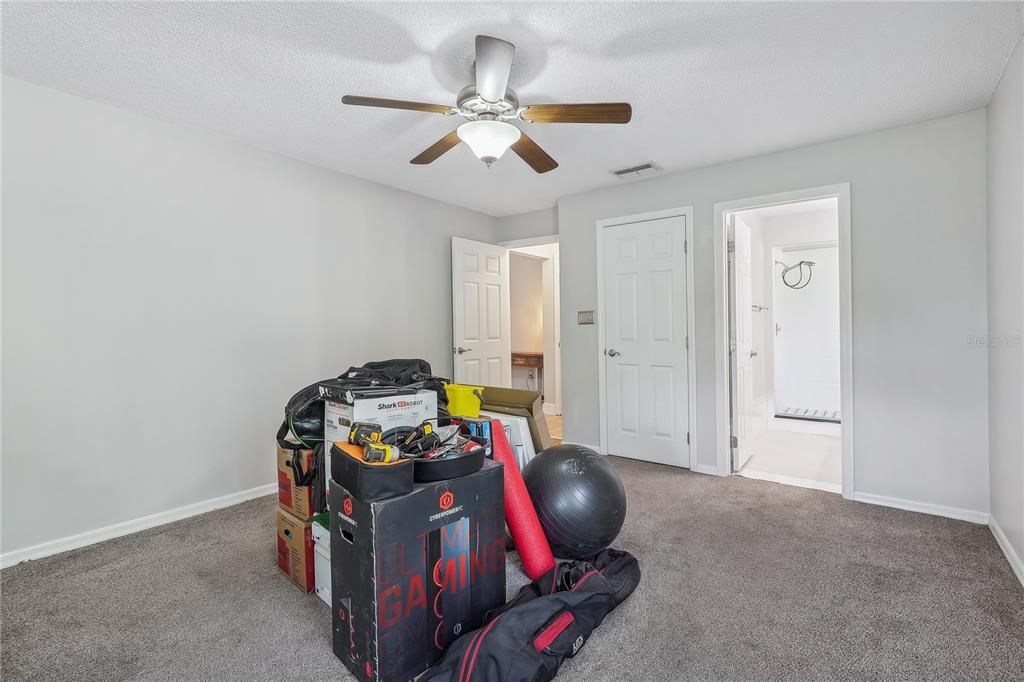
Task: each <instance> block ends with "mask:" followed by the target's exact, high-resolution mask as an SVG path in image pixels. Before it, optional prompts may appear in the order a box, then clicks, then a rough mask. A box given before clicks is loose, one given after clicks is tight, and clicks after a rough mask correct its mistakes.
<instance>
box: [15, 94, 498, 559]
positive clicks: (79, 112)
mask: <svg viewBox="0 0 1024 682" xmlns="http://www.w3.org/2000/svg"><path fill="white" fill-rule="evenodd" d="M3 97H4V102H3V142H4V144H3V198H4V202H3V227H4V231H3V261H2V265H3V282H2V284H3V301H2V303H3V316H4V319H3V356H2V361H3V380H2V391H3V412H2V419H3V427H4V428H3V440H2V448H3V453H2V468H3V483H2V496H3V509H2V514H3V527H2V535H3V544H2V551H3V552H5V553H6V552H9V551H11V550H16V549H22V548H25V547H27V546H30V545H34V544H37V543H41V542H45V541H49V540H54V539H56V538H62V537H66V536H70V535H74V534H77V533H81V532H84V531H90V530H93V529H97V528H100V527H103V526H107V525H110V524H115V523H119V522H123V521H127V520H130V519H135V518H138V517H141V516H144V515H148V514H154V513H158V512H162V511H166V510H170V509H173V508H176V507H180V506H183V505H187V504H190V503H196V502H200V501H203V500H208V499H211V498H215V497H219V496H223V495H227V494H230V493H234V492H238V491H243V490H246V489H250V488H254V487H256V486H261V485H264V484H268V483H272V482H273V481H275V480H276V477H275V473H274V472H275V469H274V454H273V453H274V450H273V441H272V437H273V434H274V431H275V430H276V428H277V426H278V424H279V423H280V420H281V416H282V410H283V406H284V403H285V401H286V400H287V399H288V397H289V396H291V394H292V393H293V392H294V391H295V390H297V389H298V388H301V387H302V386H304V385H306V384H308V383H310V382H312V381H314V380H316V379H319V378H322V377H324V376H330V375H332V374H337V373H338V372H339V371H341V370H343V369H345V368H347V367H348V366H349V365H352V364H358V363H361V362H364V361H366V360H371V359H382V358H386V357H388V356H404V357H408V356H420V357H423V358H426V359H427V360H429V361H430V362H431V363H432V364H433V365H434V367H435V370H436V371H437V372H439V373H442V374H444V373H449V372H451V364H452V363H451V350H450V349H451V275H450V272H449V270H450V268H449V263H450V258H451V256H450V253H451V251H450V246H449V237H450V236H451V235H452V234H455V235H459V236H464V237H469V238H472V239H478V240H482V241H494V240H495V239H496V237H497V233H496V221H495V219H493V218H491V217H488V216H484V215H482V214H479V213H475V212H472V211H468V210H464V209H459V208H454V207H452V206H448V205H445V204H442V203H439V202H436V201H432V200H429V199H425V198H422V197H418V196H415V195H412V194H408V193H405V192H400V191H397V190H394V189H390V188H387V187H384V186H382V185H378V184H374V183H370V182H366V181H362V180H357V179H355V178H352V177H349V176H345V175H340V174H337V173H333V172H330V171H326V170H323V169H318V168H315V167H313V166H309V165H306V164H303V163H299V162H297V161H291V160H288V159H285V158H283V157H279V156H276V155H273V154H269V153H266V152H262V151H259V150H257V149H254V148H251V147H247V146H244V145H240V144H237V143H234V142H230V141H228V140H225V139H223V138H220V137H216V136H213V135H208V134H205V133H202V132H200V131H198V130H193V129H188V128H183V127H179V126H175V125H170V124H167V123H163V122H160V121H156V120H153V119H150V118H146V117H143V116H139V115H136V114H133V113H129V112H126V111H122V110H118V109H115V108H112V107H108V106H105V105H101V104H97V103H95V102H92V101H88V100H85V99H80V98H78V97H73V96H70V95H65V94H62V93H58V92H56V91H53V90H48V89H45V88H41V87H38V86H35V85H31V84H28V83H25V82H22V81H18V80H15V79H11V78H7V77H5V78H4V79H3ZM384 259H386V260H384ZM384 311H387V314H384ZM385 325H386V326H385Z"/></svg>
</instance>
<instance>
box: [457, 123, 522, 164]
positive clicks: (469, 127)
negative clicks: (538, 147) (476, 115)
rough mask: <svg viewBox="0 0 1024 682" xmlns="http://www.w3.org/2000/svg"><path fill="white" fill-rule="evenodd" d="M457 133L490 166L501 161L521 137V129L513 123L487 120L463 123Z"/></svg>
mask: <svg viewBox="0 0 1024 682" xmlns="http://www.w3.org/2000/svg"><path fill="white" fill-rule="evenodd" d="M457 132H458V135H459V139H460V140H462V141H463V142H465V143H466V144H467V145H469V148H470V149H472V150H473V153H474V154H476V157H477V158H478V159H480V160H481V161H483V162H484V163H485V164H487V165H488V166H490V165H491V164H492V163H494V162H495V161H497V160H498V159H500V158H501V155H502V154H504V153H505V152H506V151H507V150H508V148H509V147H511V146H512V145H514V144H515V143H516V142H518V141H519V137H520V135H521V133H520V132H519V128H517V127H515V126H514V125H512V124H511V123H505V122H504V121H487V120H484V121H469V122H468V123H463V124H462V125H460V126H459V129H458V131H457Z"/></svg>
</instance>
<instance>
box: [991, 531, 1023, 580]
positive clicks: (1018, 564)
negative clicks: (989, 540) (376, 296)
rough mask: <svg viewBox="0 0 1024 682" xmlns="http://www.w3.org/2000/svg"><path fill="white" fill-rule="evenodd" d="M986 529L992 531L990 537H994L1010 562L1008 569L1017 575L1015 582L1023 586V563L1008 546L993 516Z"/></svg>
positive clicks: (1004, 535) (1007, 541)
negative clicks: (1017, 581)
mask: <svg viewBox="0 0 1024 682" xmlns="http://www.w3.org/2000/svg"><path fill="white" fill-rule="evenodd" d="M988 527H989V529H990V530H991V531H992V535H993V536H995V538H996V542H997V543H999V549H1001V550H1003V554H1005V555H1006V560H1007V561H1009V562H1010V568H1012V569H1013V572H1014V573H1015V574H1016V575H1017V580H1019V581H1020V584H1021V585H1024V561H1021V558H1020V555H1019V554H1017V552H1016V551H1015V550H1014V549H1013V545H1011V544H1010V541H1009V539H1007V537H1006V533H1004V532H1003V529H1002V528H1000V527H999V524H998V523H996V519H995V517H994V516H993V517H990V518H989V520H988Z"/></svg>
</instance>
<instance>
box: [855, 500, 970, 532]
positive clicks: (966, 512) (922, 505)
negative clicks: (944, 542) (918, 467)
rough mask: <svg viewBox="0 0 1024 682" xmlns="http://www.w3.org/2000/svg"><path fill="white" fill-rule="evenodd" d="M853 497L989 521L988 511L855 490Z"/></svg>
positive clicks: (901, 507)
mask: <svg viewBox="0 0 1024 682" xmlns="http://www.w3.org/2000/svg"><path fill="white" fill-rule="evenodd" d="M853 499H854V500H855V501H857V502H865V503H867V504H878V505H881V506H883V507H894V508H896V509H904V510H906V511H912V512H921V513H922V514H932V515H933V516H945V517H946V518H950V519H957V520H960V521H970V522H971V523H980V524H981V525H986V524H987V523H988V521H989V515H988V513H986V512H980V511H974V510H972V509H960V508H958V507H944V506H942V505H941V504H929V503H927V502H913V501H911V500H901V499H899V498H896V497H885V496H884V495H872V494H871V493H858V492H855V493H853Z"/></svg>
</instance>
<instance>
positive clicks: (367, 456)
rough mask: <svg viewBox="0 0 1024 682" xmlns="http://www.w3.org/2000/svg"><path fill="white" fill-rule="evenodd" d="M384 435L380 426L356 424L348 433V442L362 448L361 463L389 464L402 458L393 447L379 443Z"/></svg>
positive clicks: (369, 423)
mask: <svg viewBox="0 0 1024 682" xmlns="http://www.w3.org/2000/svg"><path fill="white" fill-rule="evenodd" d="M383 435H384V432H383V430H382V429H381V427H380V424H374V423H372V422H356V423H355V424H353V425H352V427H351V430H350V431H349V432H348V442H349V443H352V444H354V445H361V446H363V461H365V462H378V463H382V464H391V463H393V462H397V461H398V460H400V459H401V458H402V453H401V452H400V451H399V449H398V448H396V447H395V446H394V445H387V444H386V443H382V442H381V437H382V436H383Z"/></svg>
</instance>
